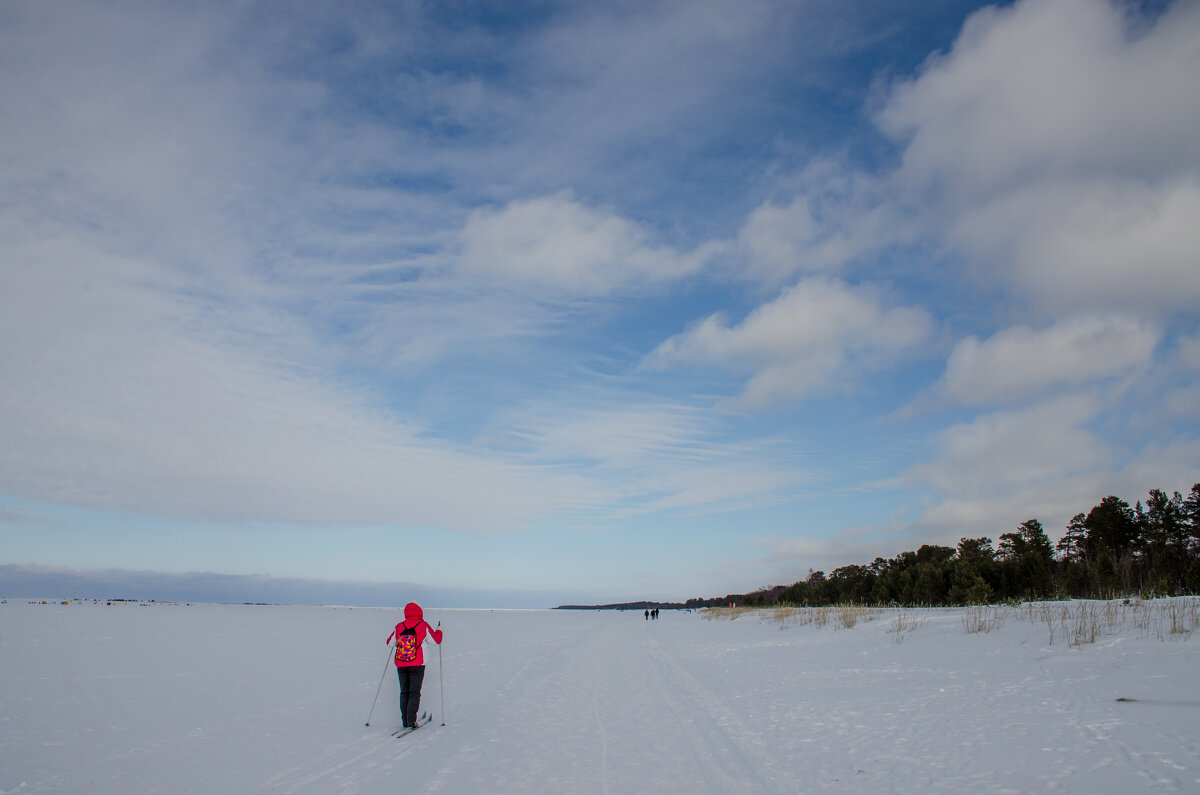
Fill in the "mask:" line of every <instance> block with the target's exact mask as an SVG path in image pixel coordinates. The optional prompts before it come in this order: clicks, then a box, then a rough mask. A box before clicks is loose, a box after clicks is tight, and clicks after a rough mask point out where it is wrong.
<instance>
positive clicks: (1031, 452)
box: [906, 396, 1112, 499]
mask: <svg viewBox="0 0 1200 795" xmlns="http://www.w3.org/2000/svg"><path fill="white" fill-rule="evenodd" d="M1100 408H1101V407H1100V404H1099V402H1098V401H1097V400H1095V399H1094V398H1090V397H1085V396H1070V397H1064V398H1058V399H1055V400H1051V401H1048V402H1046V403H1041V404H1038V405H1035V406H1032V407H1029V408H1025V409H1020V410H1016V411H999V412H994V413H992V414H984V415H980V416H978V417H976V418H975V419H974V420H972V421H971V422H967V423H960V424H957V425H953V426H951V427H950V428H947V429H945V430H943V431H940V432H938V433H937V434H936V435H935V436H934V444H935V447H936V449H937V453H936V456H935V458H934V459H933V460H932V461H930V462H927V463H924V464H919V465H917V466H916V467H913V468H912V469H911V470H909V472H908V473H907V474H906V479H908V480H909V481H910V482H913V483H918V484H927V485H929V486H931V487H932V488H933V489H934V490H935V491H937V492H938V493H940V494H945V495H954V496H955V497H956V498H964V499H970V498H976V497H988V496H993V495H997V494H1008V493H1011V492H1012V491H1013V490H1014V489H1016V488H1018V487H1025V486H1028V485H1031V484H1035V483H1039V482H1042V481H1046V480H1049V479H1062V478H1067V477H1069V476H1071V475H1072V474H1075V473H1079V472H1092V471H1098V470H1100V469H1101V468H1103V467H1104V466H1105V465H1106V464H1108V463H1109V462H1110V461H1111V458H1112V454H1111V453H1110V451H1109V448H1108V446H1107V445H1106V444H1105V443H1104V442H1103V441H1102V440H1101V439H1100V438H1099V437H1098V436H1097V435H1096V434H1094V433H1093V432H1091V431H1089V430H1087V429H1086V427H1085V426H1086V425H1087V424H1088V423H1090V422H1092V421H1093V420H1094V419H1095V418H1096V417H1097V415H1098V414H1099V412H1100Z"/></svg>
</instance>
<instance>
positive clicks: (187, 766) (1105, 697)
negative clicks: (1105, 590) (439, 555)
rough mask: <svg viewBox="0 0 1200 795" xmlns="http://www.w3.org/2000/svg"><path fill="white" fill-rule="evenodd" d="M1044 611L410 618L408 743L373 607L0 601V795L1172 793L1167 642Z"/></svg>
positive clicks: (1180, 744)
mask: <svg viewBox="0 0 1200 795" xmlns="http://www.w3.org/2000/svg"><path fill="white" fill-rule="evenodd" d="M1194 601H1195V600H1155V603H1157V604H1163V605H1167V604H1171V603H1174V604H1182V605H1187V604H1192V603H1194ZM127 604H128V605H130V606H132V605H133V604H134V603H127ZM156 604H161V605H163V606H164V607H168V605H166V604H165V603H156ZM1071 604H1078V603H1071ZM1096 604H1097V605H1098V606H1100V605H1105V604H1107V603H1096ZM1065 606H1066V605H1064V604H1062V603H1045V609H1047V610H1049V609H1062V608H1063V607H1065ZM1043 607H1044V606H1043V605H1033V606H1028V607H1026V606H1022V607H1021V608H1015V607H1012V608H1000V607H997V608H994V609H995V610H996V611H1000V610H1007V613H1006V614H1005V616H1004V617H1003V620H1000V619H999V618H998V616H997V615H992V616H990V619H991V620H990V621H984V623H985V624H986V625H987V626H986V629H978V630H976V631H973V632H972V631H968V630H967V627H968V625H969V624H971V622H972V621H976V620H979V619H980V618H987V617H984V616H976V617H972V616H971V615H969V614H968V612H967V611H966V610H964V609H943V608H931V609H926V610H920V611H895V610H892V611H888V610H884V611H879V612H878V614H876V615H873V616H865V615H860V616H858V617H857V618H856V619H854V622H853V624H851V625H850V626H846V625H845V623H844V622H841V621H840V620H839V618H838V617H837V614H836V613H833V612H830V613H828V614H827V615H826V616H825V619H824V622H823V623H822V622H821V620H820V619H819V618H818V617H816V614H809V617H811V620H809V621H804V618H805V616H803V615H802V614H800V615H799V617H795V616H793V619H792V620H790V621H789V619H788V618H787V616H786V615H784V614H783V613H781V612H777V611H770V610H764V611H757V612H754V613H746V612H743V613H741V614H739V615H736V616H735V615H733V614H732V613H730V615H729V616H728V617H729V618H732V619H733V620H705V619H704V617H703V615H708V616H710V617H714V618H715V617H718V616H719V615H720V611H714V612H713V613H708V614H699V613H684V612H676V611H664V612H663V614H662V616H661V618H660V619H659V620H658V621H656V622H655V621H651V622H647V621H645V620H643V617H642V616H641V614H640V613H632V612H614V611H556V610H552V609H546V610H496V611H493V610H466V609H455V610H439V609H437V608H433V607H430V608H427V610H426V614H427V617H428V618H429V619H431V620H433V621H434V622H436V621H438V620H441V621H442V622H443V625H444V627H445V629H446V643H445V646H443V647H442V648H441V649H440V650H439V649H438V648H437V647H433V646H430V647H428V648H427V650H426V660H427V662H428V664H429V666H428V667H429V670H428V673H427V676H426V680H425V687H424V694H423V695H424V698H423V706H424V707H425V708H427V709H430V710H431V711H432V712H433V713H434V717H435V724H434V725H433V726H430V727H428V728H427V729H425V730H421V731H418V732H417V733H415V734H414V735H412V736H410V737H407V738H404V740H400V741H398V740H393V739H392V738H391V737H390V735H389V733H388V732H389V730H390V729H391V728H393V724H398V716H396V715H395V712H396V704H395V701H396V690H397V688H396V682H395V676H394V673H392V671H391V670H390V667H389V664H388V660H387V649H386V646H385V644H384V640H385V638H386V637H387V634H388V632H389V631H390V630H391V622H392V621H393V617H394V616H397V615H398V614H399V611H398V610H392V609H389V608H358V607H351V608H332V607H304V606H274V605H272V606H255V605H240V604H239V605H205V604H192V605H180V606H179V609H163V610H140V609H139V610H122V609H120V608H119V607H117V606H114V607H112V608H109V607H108V606H105V605H103V604H96V605H94V604H93V603H91V602H87V603H72V604H70V605H68V606H62V605H51V604H47V605H42V604H40V603H39V604H37V605H29V604H26V603H25V601H24V600H21V599H17V598H13V597H9V599H8V604H6V605H3V606H2V607H0V671H2V672H3V679H2V684H0V705H2V707H3V708H2V709H0V793H4V794H5V795H8V794H9V793H35V792H38V793H41V792H60V793H61V792H83V791H86V792H89V793H98V794H99V793H151V792H195V793H209V792H212V793H217V792H222V793H255V792H312V793H324V792H330V791H334V790H341V791H346V792H358V793H375V792H379V793H383V792H394V791H396V790H397V788H399V787H403V788H404V789H405V791H413V792H451V793H460V792H461V793H469V792H483V791H488V792H514V793H515V792H579V793H593V792H595V793H603V792H617V791H620V792H647V793H649V792H683V791H687V792H701V793H703V792H713V793H717V792H879V791H895V792H914V791H922V792H931V791H932V792H961V791H964V790H970V791H977V792H1100V793H1107V792H1112V793H1118V792H1137V791H1151V790H1153V791H1166V792H1170V791H1180V792H1184V791H1195V790H1196V789H1197V787H1198V786H1200V683H1198V682H1197V677H1196V676H1195V671H1196V670H1197V662H1200V654H1198V650H1200V647H1198V646H1197V645H1196V643H1195V639H1194V636H1191V635H1190V634H1189V633H1184V632H1180V633H1177V634H1171V633H1170V632H1167V633H1166V635H1163V636H1162V637H1163V638H1164V639H1162V640H1160V639H1159V635H1158V634H1156V633H1155V632H1154V631H1152V630H1150V629H1148V628H1147V627H1146V626H1141V627H1139V626H1137V625H1135V623H1134V622H1133V621H1132V619H1131V620H1130V621H1128V622H1126V623H1124V624H1122V625H1119V626H1118V625H1115V624H1114V625H1112V631H1111V632H1108V631H1104V630H1103V629H1102V630H1101V632H1100V634H1099V635H1098V636H1097V637H1096V638H1095V640H1094V642H1089V643H1085V644H1071V643H1068V642H1066V639H1065V637H1064V636H1062V635H1059V636H1058V638H1057V640H1055V639H1053V637H1052V635H1051V633H1049V632H1048V631H1047V625H1046V624H1045V623H1042V612H1041V611H1042V610H1043ZM1123 607H1125V608H1127V609H1132V606H1123ZM829 610H834V609H829ZM1022 610H1025V611H1027V613H1028V615H1022V614H1021V611H1022ZM1100 612H1101V615H1103V611H1102V610H1101V611H1100ZM906 617H907V618H906ZM898 627H899V629H898ZM1189 638H1190V639H1189ZM443 655H444V657H443ZM439 661H441V662H443V663H444V665H443V670H444V674H445V682H444V685H443V682H442V681H441V679H440V677H439V665H438V663H439ZM381 671H382V675H383V678H382V682H383V689H382V694H381V695H380V697H379V703H378V706H377V707H376V711H375V716H374V718H373V720H372V726H371V727H364V726H363V722H364V720H365V719H366V716H367V712H368V710H369V708H370V707H371V703H372V702H371V699H372V696H373V695H374V693H375V692H376V690H377V689H378V688H379V686H380V682H381ZM443 688H444V689H443ZM443 695H444V698H445V710H446V711H445V715H442V714H441V697H442V696H443ZM1118 699H1126V700H1125V701H1119V700H1118ZM443 719H444V720H445V721H446V723H447V725H446V726H445V727H442V726H440V725H439V724H440V722H441V721H442V720H443Z"/></svg>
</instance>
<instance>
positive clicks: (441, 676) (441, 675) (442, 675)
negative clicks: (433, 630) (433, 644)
mask: <svg viewBox="0 0 1200 795" xmlns="http://www.w3.org/2000/svg"><path fill="white" fill-rule="evenodd" d="M441 628H442V622H441V621H439V622H438V629H441ZM438 686H439V687H441V689H442V725H443V726H445V725H446V672H445V671H444V670H443V669H442V644H440V643H439V644H438Z"/></svg>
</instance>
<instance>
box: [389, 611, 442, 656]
mask: <svg viewBox="0 0 1200 795" xmlns="http://www.w3.org/2000/svg"><path fill="white" fill-rule="evenodd" d="M405 629H415V630H416V631H417V659H415V660H413V661H412V662H401V661H399V660H396V667H397V668H402V667H405V666H415V665H424V664H425V653H424V651H422V649H421V644H423V643H424V642H425V636H426V635H429V636H432V637H433V641H434V643H441V642H442V631H441V630H440V629H434V628H433V627H431V626H429V622H428V621H426V620H425V614H424V613H423V612H421V606H420V605H419V604H417V603H416V602H409V603H408V604H407V605H405V606H404V620H403V621H401V622H400V623H399V624H397V625H396V628H395V629H393V630H392V634H391V635H388V639H387V643H388V645H391V642H392V638H395V637H397V636H399V635H400V633H401V632H403V631H404V630H405Z"/></svg>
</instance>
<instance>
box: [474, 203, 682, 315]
mask: <svg viewBox="0 0 1200 795" xmlns="http://www.w3.org/2000/svg"><path fill="white" fill-rule="evenodd" d="M648 237H649V235H648V234H647V233H646V231H645V230H644V229H642V228H640V227H639V226H638V225H637V224H635V223H633V222H631V221H628V220H626V219H624V218H620V217H618V216H616V215H614V214H612V213H610V212H605V211H602V210H596V209H593V208H590V207H586V206H584V205H582V204H580V203H579V202H576V201H574V200H573V199H571V197H570V195H569V194H565V193H561V194H557V195H554V196H544V197H540V198H536V199H529V200H526V201H519V202H513V203H511V204H509V205H507V206H505V207H504V208H502V209H499V210H493V209H481V210H476V211H474V212H473V213H471V216H470V218H468V219H467V223H466V226H465V228H464V229H463V232H462V241H463V242H462V247H463V250H462V255H461V258H460V260H459V265H458V268H459V270H460V272H461V273H462V274H464V275H465V276H467V277H480V278H484V279H487V280H491V281H496V282H499V283H501V284H504V283H511V284H514V285H517V286H519V287H520V288H521V289H523V290H534V291H538V290H546V291H549V292H550V293H552V294H565V295H568V296H574V295H582V296H599V295H605V294H607V293H610V292H612V291H614V290H618V289H621V288H623V287H630V286H645V285H654V284H662V283H664V282H668V281H671V280H674V279H678V278H680V277H682V276H685V275H688V274H691V273H694V272H695V271H696V270H697V269H698V268H699V267H700V266H701V265H702V264H703V262H704V254H703V253H699V254H696V255H692V256H680V255H678V254H676V253H675V252H674V251H672V250H671V249H669V248H666V247H655V246H653V245H651V244H650V243H649V242H648Z"/></svg>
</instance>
